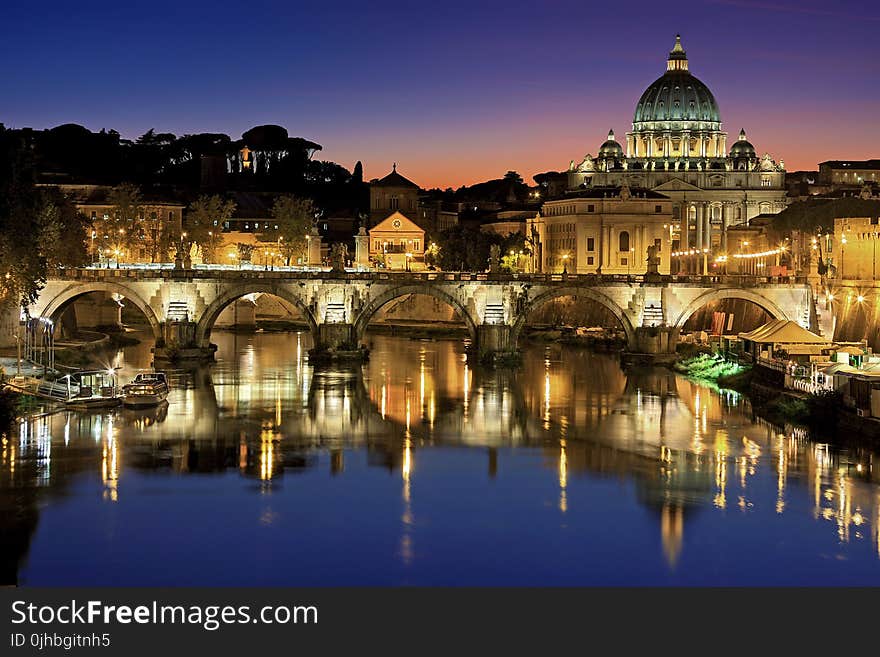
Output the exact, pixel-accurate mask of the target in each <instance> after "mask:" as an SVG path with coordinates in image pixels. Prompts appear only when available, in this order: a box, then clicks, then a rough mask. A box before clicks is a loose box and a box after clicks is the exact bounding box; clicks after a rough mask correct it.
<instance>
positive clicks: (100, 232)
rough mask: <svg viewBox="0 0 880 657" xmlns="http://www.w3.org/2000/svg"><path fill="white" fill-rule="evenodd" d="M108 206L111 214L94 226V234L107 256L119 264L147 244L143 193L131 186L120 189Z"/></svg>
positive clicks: (108, 198)
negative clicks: (130, 253) (143, 216)
mask: <svg viewBox="0 0 880 657" xmlns="http://www.w3.org/2000/svg"><path fill="white" fill-rule="evenodd" d="M107 205H109V206H110V211H109V212H108V213H107V214H106V215H105V216H104V217H102V218H101V219H99V220H98V221H97V222H96V223H95V226H94V230H95V232H96V236H97V239H98V240H99V244H100V248H101V250H102V251H103V252H104V254H105V255H106V256H108V258H109V257H115V258H116V259H117V261H118V260H119V258H120V257H123V256H125V254H126V252H127V251H128V252H132V251H134V250H135V249H137V248H138V247H140V246H142V245H144V243H145V240H146V235H145V231H144V225H143V221H142V220H141V219H142V213H143V198H142V197H141V192H140V189H138V187H137V186H136V185H132V184H131V183H122V184H121V185H117V186H116V187H114V188H113V189H111V190H110V193H109V194H108V195H107Z"/></svg>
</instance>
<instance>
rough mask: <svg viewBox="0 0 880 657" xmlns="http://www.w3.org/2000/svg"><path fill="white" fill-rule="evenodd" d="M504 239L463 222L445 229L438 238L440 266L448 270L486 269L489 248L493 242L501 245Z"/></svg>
mask: <svg viewBox="0 0 880 657" xmlns="http://www.w3.org/2000/svg"><path fill="white" fill-rule="evenodd" d="M502 242H503V239H502V237H501V236H500V235H497V234H496V233H486V232H483V231H482V230H480V229H479V228H474V227H470V226H462V225H461V224H459V225H457V226H453V227H452V228H449V229H448V230H444V231H443V232H442V233H440V235H439V236H438V238H437V243H438V247H439V250H440V267H441V269H444V270H446V271H459V270H464V271H486V269H487V268H488V267H489V250H490V249H491V248H492V245H493V244H498V245H499V246H501V244H502Z"/></svg>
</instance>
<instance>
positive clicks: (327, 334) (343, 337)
mask: <svg viewBox="0 0 880 657" xmlns="http://www.w3.org/2000/svg"><path fill="white" fill-rule="evenodd" d="M368 355H369V352H368V351H367V349H366V348H365V347H362V346H361V345H360V344H359V343H358V339H357V331H355V328H354V324H349V323H347V322H325V323H323V324H318V331H317V335H315V347H314V348H313V349H311V350H310V351H309V360H310V361H312V362H322V361H339V360H347V361H352V360H366V358H367V357H368Z"/></svg>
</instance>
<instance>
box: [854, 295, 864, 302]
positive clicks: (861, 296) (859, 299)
mask: <svg viewBox="0 0 880 657" xmlns="http://www.w3.org/2000/svg"><path fill="white" fill-rule="evenodd" d="M856 301H858V302H859V303H864V302H865V296H864V295H863V294H860V295H859V296H857V297H856Z"/></svg>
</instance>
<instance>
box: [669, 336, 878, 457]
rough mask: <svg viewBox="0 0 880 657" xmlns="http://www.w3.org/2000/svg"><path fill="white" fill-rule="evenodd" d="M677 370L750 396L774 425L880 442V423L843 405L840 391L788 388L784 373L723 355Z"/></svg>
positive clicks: (686, 361)
mask: <svg viewBox="0 0 880 657" xmlns="http://www.w3.org/2000/svg"><path fill="white" fill-rule="evenodd" d="M673 369H674V370H675V371H676V372H678V373H680V374H682V375H684V376H687V377H689V378H692V379H696V380H700V381H705V382H707V383H710V384H712V385H713V386H717V387H718V388H721V389H728V390H734V391H736V392H739V393H741V394H743V395H746V396H747V397H748V399H749V402H750V403H751V405H752V410H753V411H754V412H755V413H756V414H757V415H760V416H761V417H762V418H764V419H766V420H768V421H770V422H772V423H773V424H778V425H784V424H794V425H799V426H802V427H804V428H807V429H817V428H821V429H822V430H824V431H827V430H828V429H829V428H831V429H832V430H835V431H836V433H837V434H838V435H841V436H842V435H844V434H848V433H853V432H854V433H856V434H858V435H860V436H862V437H867V438H870V439H880V420H877V419H875V418H864V417H859V416H858V415H856V414H855V413H854V412H852V411H851V410H850V409H848V408H846V407H845V406H844V405H843V403H842V398H841V395H840V394H839V393H837V392H828V393H824V394H811V393H807V392H800V391H796V390H789V389H786V388H785V378H784V374H783V373H782V372H778V371H776V370H771V369H768V368H764V367H761V366H752V365H743V364H740V363H738V362H735V361H730V360H727V359H725V358H724V357H722V356H720V355H719V354H709V353H702V354H700V355H697V356H690V357H688V358H682V359H680V360H679V361H678V362H676V363H675V365H673Z"/></svg>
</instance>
